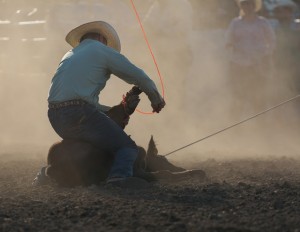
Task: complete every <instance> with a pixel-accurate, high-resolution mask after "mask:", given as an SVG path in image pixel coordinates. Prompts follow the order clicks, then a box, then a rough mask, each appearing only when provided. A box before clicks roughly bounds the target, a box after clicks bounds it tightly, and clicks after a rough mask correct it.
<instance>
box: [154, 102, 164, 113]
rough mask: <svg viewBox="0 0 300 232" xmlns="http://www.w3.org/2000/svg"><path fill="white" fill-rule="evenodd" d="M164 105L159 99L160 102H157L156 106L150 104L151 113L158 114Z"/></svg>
mask: <svg viewBox="0 0 300 232" xmlns="http://www.w3.org/2000/svg"><path fill="white" fill-rule="evenodd" d="M165 105H166V102H165V100H164V99H161V102H159V103H158V104H151V106H152V109H153V111H152V112H155V113H159V112H160V111H161V110H162V108H164V107H165Z"/></svg>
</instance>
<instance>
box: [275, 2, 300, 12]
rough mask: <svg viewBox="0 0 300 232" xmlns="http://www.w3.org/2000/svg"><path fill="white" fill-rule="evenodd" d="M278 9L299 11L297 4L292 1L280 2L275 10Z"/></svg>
mask: <svg viewBox="0 0 300 232" xmlns="http://www.w3.org/2000/svg"><path fill="white" fill-rule="evenodd" d="M278 7H290V8H291V9H293V10H296V9H297V5H296V3H295V2H294V1H292V0H280V1H278V2H276V4H275V5H274V9H276V8H278Z"/></svg>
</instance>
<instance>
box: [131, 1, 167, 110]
mask: <svg viewBox="0 0 300 232" xmlns="http://www.w3.org/2000/svg"><path fill="white" fill-rule="evenodd" d="M130 1H131V5H132V8H133V10H134V12H135V15H136V18H137V20H138V22H139V24H140V27H141V30H142V32H143V36H144V39H145V41H146V43H147V46H148V49H149V51H150V53H151V56H152V59H153V62H154V64H155V67H156V70H157V73H158V76H159V80H160V85H161V89H162V97H163V98H165V87H164V82H163V78H162V76H161V74H160V71H159V68H158V64H157V62H156V59H155V57H154V54H153V52H152V48H151V46H150V43H149V41H148V38H147V35H146V32H145V30H144V27H143V25H142V22H141V19H140V16H139V13H138V12H137V9H136V7H135V5H134V2H133V0H130ZM136 111H137V112H139V113H141V114H153V112H143V111H141V110H139V109H136Z"/></svg>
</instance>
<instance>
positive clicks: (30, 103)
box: [0, 0, 300, 162]
mask: <svg viewBox="0 0 300 232" xmlns="http://www.w3.org/2000/svg"><path fill="white" fill-rule="evenodd" d="M0 4H1V7H0V11H1V14H0V15H1V16H0V26H1V36H0V37H1V38H0V46H1V51H0V55H1V56H0V80H1V85H0V107H1V114H0V115H1V116H0V118H1V120H0V128H1V133H0V146H1V151H0V152H1V153H3V152H11V151H22V152H24V151H30V152H33V153H40V154H43V155H45V156H46V152H47V149H48V147H49V146H50V145H51V144H52V143H53V142H55V141H58V140H59V139H60V138H59V137H58V136H57V135H56V134H55V133H54V131H53V129H52V128H51V126H50V124H49V122H48V119H47V94H48V88H49V86H50V82H51V78H52V75H53V74H54V72H55V70H56V67H57V65H58V63H59V61H60V59H61V57H62V56H63V54H64V53H65V52H66V51H67V50H69V49H70V47H69V46H68V44H67V43H66V42H65V41H64V37H65V35H66V33H67V32H68V31H69V30H71V29H72V28H74V27H76V26H78V25H80V24H81V23H84V22H88V21H93V20H103V21H107V22H109V23H111V24H112V25H113V27H114V28H115V29H116V30H117V32H118V34H119V36H120V39H121V44H122V53H123V54H124V55H126V56H127V57H128V58H129V59H130V60H131V61H132V62H133V63H135V64H136V65H137V66H139V67H141V68H142V69H144V70H145V72H146V73H147V74H148V75H149V76H150V77H151V78H152V79H153V80H154V81H155V82H156V84H157V86H158V87H159V88H160V90H161V87H160V82H159V78H158V74H157V71H156V68H155V65H154V63H153V61H152V58H151V55H150V53H149V51H148V48H147V45H146V43H145V41H144V39H143V35H142V32H141V30H140V28H139V25H138V22H137V20H136V18H135V15H134V12H133V10H132V8H131V5H130V1H129V0H128V1H127V0H114V1H109V0H102V1H93V0H89V1H76V0H73V1H71V0H70V1H61V3H59V2H57V1H54V0H52V1H37V0H36V1H33V0H31V1H29V0H26V1H21V0H19V1H17V0H10V1H5V0H2V1H0ZM135 4H136V7H137V10H138V11H139V13H140V16H141V19H142V22H143V25H144V27H145V31H146V33H147V35H148V37H149V41H150V43H151V46H152V49H153V53H154V55H155V57H156V59H157V63H158V65H159V69H160V72H161V74H162V77H163V79H164V84H165V94H166V95H165V99H166V103H167V106H166V108H165V109H164V110H163V111H162V112H161V113H160V114H158V115H157V114H155V115H143V114H139V113H135V114H134V115H133V116H132V117H131V121H130V125H129V126H128V128H127V129H126V130H127V132H128V134H130V135H131V136H132V138H133V139H134V140H135V141H136V142H137V144H139V145H142V146H144V147H146V146H147V143H148V140H149V138H150V136H151V135H154V138H155V140H156V141H157V143H158V149H159V151H160V153H161V154H166V153H168V152H170V151H172V150H175V149H177V148H179V147H181V146H184V145H186V144H189V143H191V142H194V141H196V140H198V139H201V138H202V137H205V136H207V135H209V134H211V133H214V132H216V131H218V130H220V129H223V128H225V127H227V126H229V125H232V124H234V123H236V122H238V121H240V120H242V119H245V118H247V117H248V116H252V115H254V114H256V113H258V112H257V111H255V110H253V109H252V108H251V107H249V110H248V111H247V112H244V113H243V114H242V115H236V114H234V113H233V112H232V110H231V105H232V101H233V100H236V97H235V96H233V95H232V93H231V91H230V90H231V89H230V82H229V78H228V76H227V68H228V51H227V50H225V48H224V47H225V46H224V32H225V28H224V27H223V28H221V29H220V28H211V29H209V28H202V29H199V27H198V25H197V21H195V20H196V19H195V14H197V12H196V13H195V11H196V10H197V9H195V8H194V7H193V6H192V5H190V3H189V2H188V1H187V0H175V1H174V0H164V1H153V0H136V1H135ZM207 17H213V16H212V15H209V14H208V15H207ZM202 20H204V19H203V18H202ZM29 21H30V22H31V23H32V24H26V22H29ZM208 21H209V20H208ZM280 80H281V81H279V82H277V81H276V80H271V81H270V83H271V84H270V85H269V89H268V91H267V92H268V96H267V99H266V101H267V105H268V106H269V107H271V106H273V105H276V104H278V103H280V102H281V101H283V100H286V99H288V98H290V97H292V96H294V95H296V93H295V92H292V91H290V90H289V88H288V87H286V86H287V85H286V84H285V83H284V81H283V80H284V78H281V79H280ZM130 88H131V87H130V86H129V85H127V84H126V83H124V82H122V81H121V80H119V79H118V78H116V77H114V76H112V77H111V80H110V81H109V82H108V83H107V87H106V88H105V90H104V91H103V93H101V96H100V101H101V103H103V104H106V105H114V104H117V103H119V102H120V101H121V97H122V94H124V93H125V92H126V91H128V90H129V89H130ZM253 94H255V91H253ZM263 100H265V99H263ZM245 104H249V103H245ZM299 104H300V103H299V100H298V101H294V102H293V103H290V104H287V105H285V106H283V107H281V108H279V109H277V110H274V111H272V112H270V113H268V114H265V115H263V116H261V117H258V118H256V119H254V120H251V121H249V122H247V123H244V124H243V125H240V126H238V127H236V128H233V129H231V130H228V131H226V132H223V133H222V134H219V135H217V136H215V137H212V138H209V139H208V140H205V141H203V142H201V143H198V144H195V145H193V146H190V147H189V148H187V149H185V150H182V151H179V152H177V153H175V154H173V155H172V156H169V158H170V159H171V160H174V161H178V162H181V161H188V160H191V159H193V160H197V159H200V160H201V159H207V158H218V159H219V158H229V157H233V156H235V157H247V156H256V157H258V156H260V157H268V156H276V155H278V156H297V154H299V148H300V147H299V143H298V141H297V140H298V138H299V131H300V130H299V129H300V128H299V126H298V125H299V113H300V112H299V109H297V108H299ZM139 109H140V110H143V111H151V109H150V104H149V102H148V100H147V98H146V97H144V96H143V97H142V101H141V104H140V105H139ZM261 110H263V109H261ZM261 110H260V111H261Z"/></svg>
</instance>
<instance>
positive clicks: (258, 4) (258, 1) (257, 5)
mask: <svg viewBox="0 0 300 232" xmlns="http://www.w3.org/2000/svg"><path fill="white" fill-rule="evenodd" d="M246 1H253V2H254V3H255V12H257V11H259V10H260V9H261V8H262V0H236V3H237V5H238V6H239V8H241V6H240V5H241V2H246Z"/></svg>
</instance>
